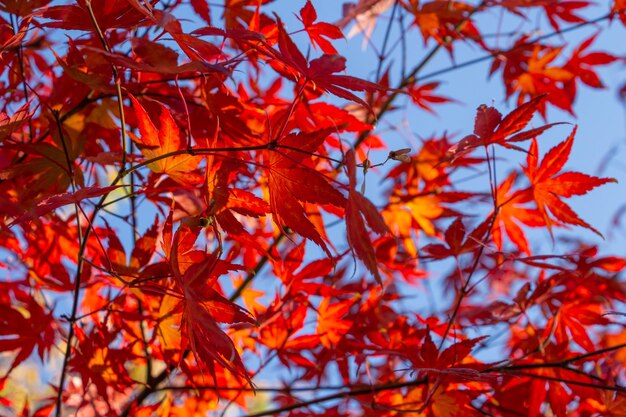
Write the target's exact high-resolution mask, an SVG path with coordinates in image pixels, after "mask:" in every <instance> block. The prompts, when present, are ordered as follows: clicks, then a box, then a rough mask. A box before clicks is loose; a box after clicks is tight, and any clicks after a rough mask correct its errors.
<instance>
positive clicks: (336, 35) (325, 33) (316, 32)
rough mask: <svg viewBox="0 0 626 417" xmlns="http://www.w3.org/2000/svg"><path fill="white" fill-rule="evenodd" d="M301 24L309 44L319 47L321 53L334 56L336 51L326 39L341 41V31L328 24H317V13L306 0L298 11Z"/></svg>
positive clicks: (308, 0)
mask: <svg viewBox="0 0 626 417" xmlns="http://www.w3.org/2000/svg"><path fill="white" fill-rule="evenodd" d="M298 19H300V21H301V22H302V24H303V25H304V29H305V30H306V32H307V34H308V35H309V38H310V39H311V43H312V44H313V46H314V47H315V46H319V47H320V48H321V49H322V51H324V52H325V53H327V54H336V53H337V50H336V49H335V48H334V47H333V45H332V44H331V43H330V42H329V41H328V40H327V39H326V38H329V39H341V38H343V33H341V30H340V29H339V28H338V27H337V26H335V25H332V24H330V23H326V22H317V23H315V21H316V20H317V12H316V11H315V8H314V7H313V4H312V3H311V1H310V0H307V2H306V4H305V5H304V7H303V8H302V9H300V16H299V17H298Z"/></svg>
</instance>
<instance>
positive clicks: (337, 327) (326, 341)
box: [316, 297, 354, 349]
mask: <svg viewBox="0 0 626 417" xmlns="http://www.w3.org/2000/svg"><path fill="white" fill-rule="evenodd" d="M353 304H354V301H353V300H345V301H339V302H336V303H334V304H331V303H330V299H329V298H328V297H325V298H324V299H323V300H322V302H321V303H320V305H319V307H318V309H317V310H318V313H319V316H318V319H317V320H318V321H317V329H316V331H317V334H318V335H319V336H320V340H321V342H322V344H323V345H324V346H325V347H327V348H329V349H332V348H333V347H334V346H336V345H337V343H339V342H340V341H341V339H342V338H343V336H344V335H345V334H346V333H347V332H348V330H350V328H351V327H352V324H353V323H352V321H351V320H344V319H343V317H344V316H345V315H346V313H348V311H349V310H350V307H352V305H353Z"/></svg>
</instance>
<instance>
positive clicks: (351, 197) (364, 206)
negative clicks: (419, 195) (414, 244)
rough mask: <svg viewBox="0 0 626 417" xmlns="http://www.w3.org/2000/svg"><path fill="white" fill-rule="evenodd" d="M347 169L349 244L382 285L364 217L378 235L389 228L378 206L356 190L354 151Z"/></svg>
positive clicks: (347, 157)
mask: <svg viewBox="0 0 626 417" xmlns="http://www.w3.org/2000/svg"><path fill="white" fill-rule="evenodd" d="M346 167H347V170H348V178H350V190H349V193H348V200H347V205H346V228H347V235H348V243H349V244H350V247H351V248H352V250H354V252H355V253H356V255H357V256H358V257H359V259H361V260H362V261H363V263H364V264H365V267H366V268H367V269H368V270H369V271H370V272H371V273H372V274H374V277H375V278H376V281H378V283H379V284H380V283H382V281H381V278H380V273H379V272H378V266H377V261H376V253H375V252H374V248H373V246H372V242H371V241H370V240H369V238H368V237H367V230H366V228H365V222H364V221H363V217H362V216H365V219H366V220H367V223H368V224H369V226H370V227H371V228H372V230H373V231H374V232H376V233H378V234H383V233H388V232H389V228H388V227H387V225H386V224H385V220H384V219H383V217H382V216H381V215H380V213H379V212H378V209H377V208H376V206H374V205H373V204H372V203H371V202H370V201H369V200H368V199H367V198H365V197H364V196H363V195H362V194H361V193H360V192H358V191H357V190H356V187H357V183H356V159H355V156H354V151H353V150H352V149H351V150H350V151H348V153H347V154H346Z"/></svg>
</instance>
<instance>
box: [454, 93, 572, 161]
mask: <svg viewBox="0 0 626 417" xmlns="http://www.w3.org/2000/svg"><path fill="white" fill-rule="evenodd" d="M545 97H546V96H545V95H543V96H539V97H535V98H534V99H532V100H530V101H528V102H526V103H524V104H522V105H521V106H519V107H518V108H516V109H515V110H513V111H512V112H511V113H509V114H507V115H506V116H505V117H504V118H502V115H501V114H500V112H499V111H498V110H496V109H495V108H494V107H488V106H486V105H484V104H482V105H480V106H479V107H478V109H476V118H475V119H474V133H473V134H471V135H468V136H466V137H464V138H463V139H461V141H460V142H459V143H457V144H456V145H454V146H452V147H451V148H450V150H449V151H448V154H449V155H450V156H451V157H452V158H453V159H457V158H458V157H459V156H461V155H463V154H465V153H467V152H469V151H470V150H472V149H474V148H476V147H478V146H481V145H482V146H485V147H486V146H489V145H496V144H497V145H501V146H504V147H505V148H512V149H517V150H521V151H524V150H523V149H521V148H519V147H517V146H515V145H512V144H511V142H522V141H525V140H528V139H531V138H534V137H535V136H538V135H540V134H541V133H543V132H544V131H546V130H547V129H550V128H551V127H552V126H555V125H557V124H560V123H550V124H547V125H543V126H540V127H536V128H533V129H530V130H526V131H524V132H520V131H521V130H522V129H524V128H525V127H526V125H528V123H529V122H530V120H531V119H532V118H533V115H534V114H535V112H536V111H537V108H538V107H539V106H540V104H541V102H542V101H543V100H544V99H545Z"/></svg>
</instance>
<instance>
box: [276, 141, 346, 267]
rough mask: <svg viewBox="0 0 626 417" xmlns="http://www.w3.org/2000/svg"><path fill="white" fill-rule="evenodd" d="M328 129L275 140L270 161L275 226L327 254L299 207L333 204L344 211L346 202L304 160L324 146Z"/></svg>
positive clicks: (319, 238)
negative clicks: (314, 204) (299, 237)
mask: <svg viewBox="0 0 626 417" xmlns="http://www.w3.org/2000/svg"><path fill="white" fill-rule="evenodd" d="M329 133H330V129H323V130H320V131H317V132H313V133H295V134H294V133H292V134H289V135H287V136H285V137H283V138H282V139H280V140H278V142H277V144H276V146H277V147H278V148H279V150H275V151H272V152H271V153H270V157H269V163H268V165H267V169H268V187H269V200H270V208H271V211H272V214H273V215H274V222H275V223H276V224H277V225H278V226H279V227H283V226H288V227H290V228H291V229H293V230H294V231H295V232H296V233H298V234H299V235H301V236H302V237H305V238H307V239H309V240H311V241H313V242H315V243H316V244H317V245H319V246H320V247H322V249H324V251H326V253H328V255H329V256H330V252H329V251H328V248H327V247H326V244H325V243H324V240H323V239H322V237H321V235H320V232H319V231H318V230H317V229H316V228H315V226H314V225H313V223H311V221H310V220H309V218H308V217H307V215H306V213H305V210H304V207H303V206H302V203H304V202H307V203H318V204H332V205H334V206H336V207H344V206H345V203H346V199H345V198H344V197H343V196H342V195H341V193H340V192H339V191H337V190H336V189H334V188H333V187H332V186H331V185H330V184H329V183H328V180H327V179H326V178H325V177H324V176H323V175H321V174H320V173H319V172H316V171H314V170H313V169H311V168H309V167H308V166H306V164H305V163H304V162H305V158H307V155H308V154H310V153H313V152H315V151H316V150H317V149H318V148H319V147H320V146H321V145H322V143H323V142H324V140H325V139H326V137H327V136H328V134H329Z"/></svg>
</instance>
